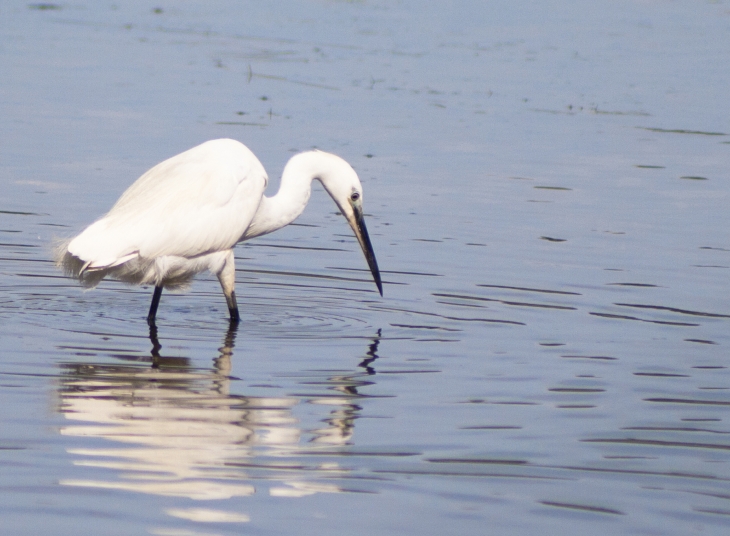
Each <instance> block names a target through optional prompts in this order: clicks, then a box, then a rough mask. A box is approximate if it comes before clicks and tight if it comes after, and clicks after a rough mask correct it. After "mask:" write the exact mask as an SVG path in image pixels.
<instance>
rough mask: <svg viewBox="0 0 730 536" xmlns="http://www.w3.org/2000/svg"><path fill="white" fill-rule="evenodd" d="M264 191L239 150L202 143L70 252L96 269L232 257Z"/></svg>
mask: <svg viewBox="0 0 730 536" xmlns="http://www.w3.org/2000/svg"><path fill="white" fill-rule="evenodd" d="M266 183H267V176H266V172H265V171H264V168H263V166H262V165H261V163H260V162H259V161H258V159H257V158H256V157H255V156H254V155H253V153H251V151H250V150H248V148H246V147H245V146H244V145H243V144H241V143H239V142H235V141H233V140H213V141H210V142H206V143H204V144H202V145H199V146H198V147H194V148H193V149H190V150H189V151H186V152H184V153H181V154H179V155H177V156H174V157H172V158H170V159H169V160H165V161H164V162H161V163H160V164H158V165H156V166H155V167H153V168H152V169H150V170H149V171H148V172H146V173H145V174H144V175H142V176H141V177H140V178H139V179H138V180H137V181H136V182H135V183H134V184H132V186H130V187H129V189H128V190H127V191H126V192H124V194H122V196H121V197H120V198H119V200H118V201H117V203H116V204H115V205H114V206H113V207H112V209H111V210H110V211H109V213H108V214H107V215H106V216H104V217H103V218H101V219H100V220H98V221H96V222H95V223H93V224H92V225H90V226H89V227H88V228H87V229H86V230H85V231H84V232H83V233H81V234H80V235H79V236H77V237H76V238H75V239H74V240H72V241H71V242H70V244H69V247H68V251H69V252H70V253H71V254H72V255H75V256H77V257H79V258H80V259H82V260H84V261H86V262H89V263H90V264H89V267H91V268H99V267H105V266H114V265H116V264H120V263H121V262H124V261H125V260H128V258H129V257H130V256H134V255H135V254H136V255H137V256H139V257H141V258H144V259H154V258H156V257H160V256H163V255H175V256H182V257H194V256H197V255H202V254H205V253H211V252H214V251H223V250H226V249H230V248H231V247H233V245H235V243H236V242H237V241H238V239H239V238H240V237H241V236H242V235H243V234H244V232H245V231H246V228H247V227H248V225H249V224H250V222H251V219H252V218H253V216H254V214H255V212H256V209H257V208H258V205H259V202H260V201H261V197H262V196H263V192H264V190H265V188H266ZM123 259H124V260H123Z"/></svg>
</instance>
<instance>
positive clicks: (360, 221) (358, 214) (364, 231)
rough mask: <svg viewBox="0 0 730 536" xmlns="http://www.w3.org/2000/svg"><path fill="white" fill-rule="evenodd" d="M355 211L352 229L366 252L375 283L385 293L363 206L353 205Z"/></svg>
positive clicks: (351, 223) (351, 224) (381, 292)
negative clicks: (366, 225) (363, 213)
mask: <svg viewBox="0 0 730 536" xmlns="http://www.w3.org/2000/svg"><path fill="white" fill-rule="evenodd" d="M352 208H353V212H354V213H355V214H354V216H355V217H354V219H355V221H354V222H352V221H350V222H349V223H350V226H351V227H352V230H353V231H355V237H357V241H358V242H360V247H361V248H362V252H363V253H364V254H365V260H367V261H368V266H369V267H370V272H371V273H372V274H373V279H374V280H375V285H376V286H377V287H378V292H380V295H381V296H382V295H383V282H382V281H381V279H380V270H379V269H378V261H376V260H375V252H373V245H372V244H371V243H370V236H369V235H368V228H367V227H365V219H364V218H363V215H362V207H360V206H353V207H352Z"/></svg>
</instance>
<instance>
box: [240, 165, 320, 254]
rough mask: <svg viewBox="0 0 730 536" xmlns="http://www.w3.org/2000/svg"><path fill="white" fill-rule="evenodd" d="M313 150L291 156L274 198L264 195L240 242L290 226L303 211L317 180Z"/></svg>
mask: <svg viewBox="0 0 730 536" xmlns="http://www.w3.org/2000/svg"><path fill="white" fill-rule="evenodd" d="M317 155H318V153H317V152H315V151H309V152H306V153H300V154H298V155H295V156H293V157H292V158H291V159H290V160H289V162H287V164H286V166H285V167H284V172H283V173H282V175H281V185H280V186H279V191H278V192H277V193H276V195H274V196H272V197H266V196H263V197H262V198H261V203H259V207H258V209H257V211H256V214H255V215H254V217H253V220H252V221H251V224H250V225H249V226H248V229H246V232H245V233H244V235H243V236H242V237H241V240H247V239H249V238H253V237H255V236H261V235H265V234H268V233H271V232H274V231H276V230H277V229H281V228H282V227H284V226H286V225H289V224H290V223H291V222H293V221H294V220H295V219H297V218H298V217H299V215H300V214H301V213H302V212H303V211H304V207H306V206H307V203H308V202H309V196H310V194H311V193H312V181H313V180H314V179H317V178H319V174H318V167H317V162H316V161H317V160H318V158H317Z"/></svg>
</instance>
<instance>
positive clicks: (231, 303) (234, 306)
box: [226, 292, 241, 324]
mask: <svg viewBox="0 0 730 536" xmlns="http://www.w3.org/2000/svg"><path fill="white" fill-rule="evenodd" d="M226 301H227V302H228V312H229V313H230V314H231V324H238V322H239V321H240V320H241V315H239V314H238V303H237V302H236V293H235V292H231V296H230V298H229V297H228V296H226Z"/></svg>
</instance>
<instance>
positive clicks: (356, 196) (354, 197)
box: [350, 192, 360, 201]
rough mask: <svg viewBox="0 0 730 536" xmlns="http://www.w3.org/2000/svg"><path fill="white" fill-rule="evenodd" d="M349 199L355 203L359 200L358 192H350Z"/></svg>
mask: <svg viewBox="0 0 730 536" xmlns="http://www.w3.org/2000/svg"><path fill="white" fill-rule="evenodd" d="M350 199H351V200H352V201H357V200H358V199H360V192H352V195H351V196H350Z"/></svg>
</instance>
